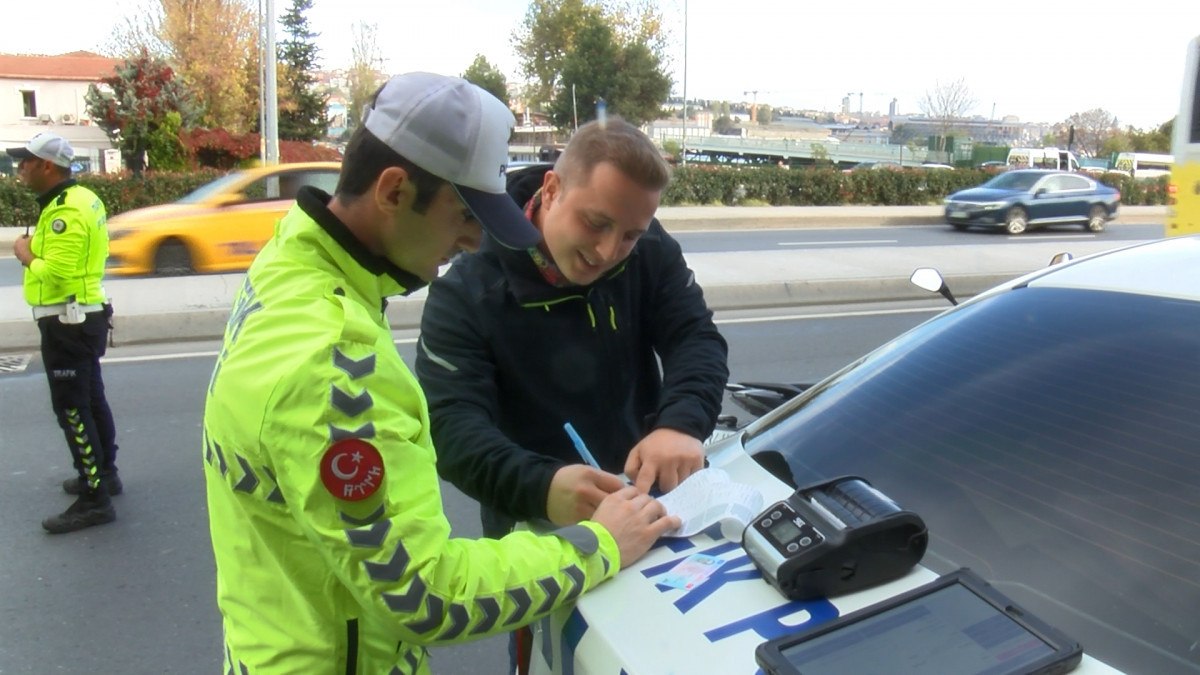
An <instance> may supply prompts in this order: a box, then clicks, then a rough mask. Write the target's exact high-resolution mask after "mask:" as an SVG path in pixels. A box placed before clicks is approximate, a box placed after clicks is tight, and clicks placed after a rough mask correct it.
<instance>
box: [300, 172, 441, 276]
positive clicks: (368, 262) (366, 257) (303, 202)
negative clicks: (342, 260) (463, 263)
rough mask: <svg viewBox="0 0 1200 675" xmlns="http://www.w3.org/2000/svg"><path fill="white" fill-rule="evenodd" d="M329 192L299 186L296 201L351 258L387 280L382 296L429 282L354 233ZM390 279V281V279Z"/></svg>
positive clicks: (368, 270) (373, 273) (360, 265)
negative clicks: (335, 212) (332, 207)
mask: <svg viewBox="0 0 1200 675" xmlns="http://www.w3.org/2000/svg"><path fill="white" fill-rule="evenodd" d="M330 199H332V197H330V196H329V194H328V193H326V192H323V191H321V190H318V189H317V188H315V187H312V186H306V187H303V188H300V191H299V192H298V193H297V195H296V204H297V206H299V207H300V209H301V210H302V211H304V213H305V214H306V215H307V216H308V217H309V218H312V219H313V221H315V222H316V223H317V225H319V226H320V227H321V229H322V230H324V231H325V233H326V234H328V235H329V236H330V237H331V238H332V239H333V241H334V242H335V243H337V245H338V246H340V247H341V248H342V250H343V251H345V252H346V254H347V255H349V256H350V258H351V259H352V260H353V261H354V262H355V263H357V264H358V266H359V267H362V268H363V269H364V270H366V271H367V272H370V273H371V274H372V275H374V276H375V277H379V278H380V281H382V282H384V285H383V288H382V296H383V297H388V296H390V295H408V294H409V293H412V292H413V291H415V290H418V289H420V288H422V287H424V286H425V284H426V282H425V281H424V280H423V279H421V278H420V277H418V276H417V275H415V274H413V273H411V272H409V271H407V270H404V269H401V268H400V267H398V266H396V265H395V264H394V263H392V262H391V261H390V260H388V259H386V258H383V257H380V256H377V255H375V254H374V253H371V252H370V251H368V250H367V247H366V246H363V243H362V242H361V241H359V240H358V238H357V237H355V236H354V234H353V233H352V232H350V229H349V228H348V227H346V224H345V223H343V222H342V221H341V220H339V219H338V217H337V216H335V215H333V212H332V211H330V210H329V200H330ZM389 282H390V283H389Z"/></svg>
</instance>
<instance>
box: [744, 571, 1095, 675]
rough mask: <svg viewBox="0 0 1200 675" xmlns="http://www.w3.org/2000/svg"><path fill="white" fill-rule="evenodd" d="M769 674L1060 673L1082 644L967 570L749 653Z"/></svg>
mask: <svg viewBox="0 0 1200 675" xmlns="http://www.w3.org/2000/svg"><path fill="white" fill-rule="evenodd" d="M754 656H755V659H756V660H757V661H758V665H759V666H761V667H762V668H763V670H764V671H765V672H766V673H767V674H768V675H827V674H828V675H844V674H845V673H855V674H856V675H868V674H870V673H887V674H888V675H902V674H905V673H913V674H917V673H921V674H924V673H957V674H960V675H972V674H979V675H983V674H985V673H986V674H987V675H1016V674H1018V673H1019V674H1022V675H1024V674H1027V673H1028V674H1032V673H1037V674H1046V675H1050V674H1055V673H1065V672H1067V671H1069V670H1072V669H1074V668H1075V666H1077V665H1079V661H1080V660H1081V659H1082V658H1083V648H1082V647H1080V645H1079V643H1078V642H1075V641H1074V640H1072V639H1070V638H1068V637H1067V636H1066V635H1064V634H1063V633H1062V632H1060V631H1059V630H1057V629H1055V628H1053V627H1052V626H1050V625H1049V624H1047V623H1045V622H1043V621H1041V620H1039V619H1038V618H1037V617H1034V616H1032V615H1030V614H1029V613H1028V612H1026V611H1024V610H1022V609H1021V608H1020V607H1018V606H1017V605H1016V604H1015V603H1013V602H1012V601H1011V600H1009V599H1008V598H1007V597H1005V596H1004V595H1003V594H1002V593H1000V592H999V591H997V590H996V589H995V588H993V587H992V586H991V585H990V584H988V583H987V582H986V581H984V580H983V579H981V578H979V576H977V575H976V574H974V573H973V572H971V571H970V570H968V569H965V568H964V569H960V570H958V571H956V572H951V573H950V574H947V575H945V576H942V577H939V578H938V579H937V580H935V581H933V582H931V583H928V584H926V585H924V586H921V587H919V588H914V589H913V590H911V591H908V592H907V593H902V594H900V595H898V596H896V597H893V598H890V599H888V600H885V601H883V602H880V603H878V604H875V605H872V606H870V607H866V608H863V609H861V610H859V611H857V612H853V613H851V614H847V615H846V616H843V617H839V618H837V619H834V620H833V621H831V622H829V623H825V624H821V625H819V626H816V627H814V628H812V629H809V630H804V631H801V632H799V633H795V634H792V635H787V636H784V637H781V638H776V639H774V640H768V641H767V642H764V643H763V644H761V645H759V646H758V649H757V650H756V651H755V653H754Z"/></svg>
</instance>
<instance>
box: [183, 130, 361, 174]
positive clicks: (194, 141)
mask: <svg viewBox="0 0 1200 675" xmlns="http://www.w3.org/2000/svg"><path fill="white" fill-rule="evenodd" d="M179 140H180V142H182V143H183V147H184V148H186V149H187V152H188V154H189V155H191V156H192V157H194V158H195V160H196V162H197V163H199V165H200V166H203V167H213V168H217V169H232V168H235V167H237V166H239V165H241V164H243V163H245V162H246V161H248V160H250V159H253V158H255V157H258V156H259V147H260V145H259V144H260V142H261V137H260V136H259V134H256V133H248V134H231V133H229V132H228V131H226V130H224V129H184V130H181V131H180V132H179ZM341 159H342V155H341V153H339V152H338V151H337V150H335V149H333V148H330V147H326V146H319V145H313V144H311V143H305V142H303V141H280V142H279V161H280V162H283V163H285V164H289V163H294V162H321V161H331V162H339V161H341Z"/></svg>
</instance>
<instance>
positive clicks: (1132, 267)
mask: <svg viewBox="0 0 1200 675" xmlns="http://www.w3.org/2000/svg"><path fill="white" fill-rule="evenodd" d="M1017 285H1024V286H1028V287H1048V288H1078V289H1087V290H1097V291H1110V292H1118V293H1138V294H1142V295H1156V296H1160V297H1166V298H1179V299H1183V300H1192V301H1200V235H1193V236H1190V237H1171V238H1167V239H1159V240H1156V241H1152V242H1148V243H1144V244H1138V245H1134V246H1130V247H1126V248H1121V249H1116V250H1112V251H1105V252H1102V253H1097V254H1095V255H1091V256H1088V257H1086V258H1079V259H1077V260H1074V261H1071V262H1069V263H1065V264H1062V265H1055V266H1054V267H1051V268H1049V269H1048V270H1044V271H1042V272H1039V273H1035V274H1034V275H1031V276H1027V277H1024V282H1023V283H1021V284H1017Z"/></svg>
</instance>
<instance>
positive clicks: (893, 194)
mask: <svg viewBox="0 0 1200 675" xmlns="http://www.w3.org/2000/svg"><path fill="white" fill-rule="evenodd" d="M220 175H222V174H221V173H220V172H219V171H216V170H214V169H200V170H197V171H190V172H187V173H156V172H147V173H145V174H142V175H141V176H140V177H137V176H132V175H102V174H86V175H84V176H81V177H80V178H79V182H80V183H81V184H83V185H86V186H87V187H88V188H90V189H92V190H93V191H95V193H96V194H97V195H99V196H100V198H101V199H102V200H103V201H104V204H105V206H106V207H107V209H108V213H109V215H110V216H111V215H116V214H118V213H121V212H123V211H128V210H130V209H136V208H140V207H143V206H153V205H155V204H165V203H167V202H171V201H175V200H176V199H179V198H180V197H182V196H183V195H185V194H187V193H189V192H191V191H192V190H194V189H196V188H197V187H200V186H201V185H203V184H205V183H208V182H209V181H212V180H214V179H215V178H217V177H219V176H220ZM988 178H991V174H988V173H986V172H984V171H981V170H973V169H966V170H964V169H959V170H956V171H946V170H936V169H930V170H925V169H916V168H914V169H903V170H898V171H886V170H883V171H869V170H863V171H853V172H850V173H842V172H841V171H839V170H837V169H826V168H798V169H782V168H778V167H738V168H731V167H703V166H701V167H692V166H687V167H678V168H676V169H675V174H674V179H673V180H672V181H671V185H670V186H669V187H668V188H667V191H666V194H664V195H663V204H664V205H669V206H676V205H681V204H701V205H706V204H723V205H727V206H732V205H737V204H747V203H749V204H769V205H772V206H789V205H794V206H836V205H839V204H881V205H893V206H903V205H921V204H939V203H941V200H942V198H943V197H945V196H946V195H948V194H950V193H952V192H955V191H957V190H963V189H966V188H969V187H973V186H975V185H979V184H980V183H982V182H984V181H985V180H987V179H988ZM1100 180H1101V182H1104V183H1106V184H1108V185H1111V186H1113V187H1115V188H1117V189H1119V190H1120V191H1121V203H1122V204H1126V205H1143V204H1165V203H1166V194H1167V178H1166V177H1163V178H1158V179H1155V180H1153V181H1135V180H1133V179H1131V178H1129V177H1128V176H1124V175H1121V174H1105V175H1104V176H1102V177H1101V178H1100ZM37 213H38V208H37V203H36V202H34V199H33V195H32V193H31V192H30V191H29V190H27V189H26V188H25V187H23V186H22V185H21V184H20V183H18V182H17V180H16V179H14V178H7V177H2V176H0V224H4V225H32V224H34V223H35V222H37Z"/></svg>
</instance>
